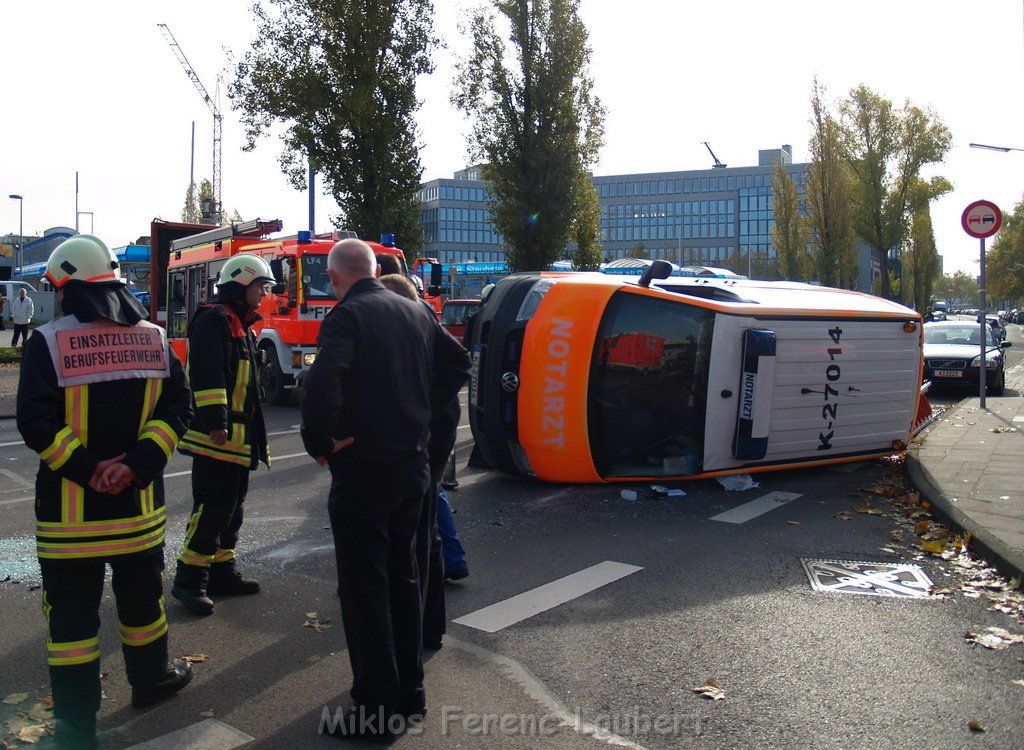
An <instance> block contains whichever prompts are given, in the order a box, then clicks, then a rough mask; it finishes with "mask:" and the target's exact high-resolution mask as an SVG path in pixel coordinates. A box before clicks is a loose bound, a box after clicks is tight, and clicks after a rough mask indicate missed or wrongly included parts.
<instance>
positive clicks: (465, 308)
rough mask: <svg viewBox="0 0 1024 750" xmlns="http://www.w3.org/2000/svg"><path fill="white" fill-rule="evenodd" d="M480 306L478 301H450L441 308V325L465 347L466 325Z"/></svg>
mask: <svg viewBox="0 0 1024 750" xmlns="http://www.w3.org/2000/svg"><path fill="white" fill-rule="evenodd" d="M479 306H480V300H478V299H450V300H448V301H447V302H445V303H444V307H442V308H441V325H442V327H444V328H445V330H447V331H448V333H450V334H451V335H452V336H454V337H455V338H456V339H458V341H459V343H460V344H463V345H465V343H466V342H465V338H466V323H467V321H468V320H469V316H470V315H472V314H473V313H475V312H476V310H477V308H478V307H479Z"/></svg>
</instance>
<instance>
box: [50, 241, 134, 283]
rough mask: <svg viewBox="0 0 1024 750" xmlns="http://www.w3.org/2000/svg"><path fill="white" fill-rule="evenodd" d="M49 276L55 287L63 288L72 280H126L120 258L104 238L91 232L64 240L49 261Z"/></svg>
mask: <svg viewBox="0 0 1024 750" xmlns="http://www.w3.org/2000/svg"><path fill="white" fill-rule="evenodd" d="M45 277H46V278H47V279H49V281H50V283H51V284H53V288H54V289H62V288H63V287H64V285H65V284H67V283H69V282H81V283H83V284H124V283H125V282H124V279H122V278H121V269H120V267H119V264H118V262H117V258H115V257H114V254H113V253H112V252H110V248H108V247H107V246H106V245H105V244H103V240H101V239H99V238H98V237H93V236H92V235H91V234H76V235H75V236H74V237H69V238H68V239H66V240H64V241H63V242H62V243H60V245H58V246H57V249H56V250H54V251H53V252H52V253H51V254H50V259H49V260H48V261H46V274H45Z"/></svg>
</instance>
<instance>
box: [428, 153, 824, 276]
mask: <svg viewBox="0 0 1024 750" xmlns="http://www.w3.org/2000/svg"><path fill="white" fill-rule="evenodd" d="M784 163H785V166H786V169H787V171H788V172H789V174H790V176H791V177H792V178H793V179H794V181H795V182H796V186H797V191H798V193H799V194H800V196H801V199H802V198H803V192H804V186H805V183H806V176H807V167H808V166H809V165H807V164H791V163H788V162H784ZM773 170H774V167H773V166H771V165H762V166H757V167H737V168H732V169H730V168H728V167H726V168H721V169H712V170H695V171H687V172H666V173H658V174H643V175H616V176H608V177H593V178H592V181H593V184H594V187H595V189H596V190H597V194H598V198H599V200H600V203H601V235H600V241H601V249H602V253H603V255H604V257H605V260H616V259H618V258H623V257H626V256H627V254H628V253H629V252H630V251H631V250H635V249H636V248H638V247H639V246H640V245H642V246H643V251H644V253H643V254H644V257H648V258H662V259H665V260H670V261H673V262H676V263H680V264H704V265H715V264H718V263H721V262H722V261H725V260H727V259H728V258H730V257H732V256H734V255H737V254H740V255H746V254H748V253H751V254H761V255H767V257H774V256H775V250H774V248H773V247H772V242H771V229H772V225H773V224H774V214H773V211H772V208H773V206H772V188H771V181H772V172H773ZM468 176H472V177H478V176H479V171H478V170H477V169H470V170H464V171H463V172H460V173H457V174H456V178H455V179H441V180H433V181H431V182H429V183H426V184H424V185H423V186H422V187H421V189H420V191H419V198H420V202H421V205H422V212H421V217H422V222H423V234H424V239H425V242H426V246H425V247H424V249H423V251H422V254H423V255H424V256H427V257H434V258H437V259H439V260H441V261H442V262H453V263H464V262H473V261H479V262H495V261H501V260H504V254H505V251H504V247H503V245H502V239H501V237H500V236H499V235H498V234H497V233H496V232H495V230H494V224H493V223H492V222H491V221H490V216H489V213H488V211H487V200H488V197H489V196H488V193H487V190H486V188H485V186H484V183H483V182H481V181H480V180H478V179H467V177H468ZM570 251H571V248H567V250H566V255H568V254H569V252H570Z"/></svg>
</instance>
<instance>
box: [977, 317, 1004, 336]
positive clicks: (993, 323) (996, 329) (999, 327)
mask: <svg viewBox="0 0 1024 750" xmlns="http://www.w3.org/2000/svg"><path fill="white" fill-rule="evenodd" d="M985 321H986V322H987V323H988V326H989V328H991V329H992V333H993V334H995V337H996V341H1004V340H1005V339H1006V326H1004V325H1003V321H1001V320H1000V319H999V318H998V317H997V316H995V315H986V316H985ZM975 322H976V323H980V322H981V316H980V315H979V316H978V317H977V318H975Z"/></svg>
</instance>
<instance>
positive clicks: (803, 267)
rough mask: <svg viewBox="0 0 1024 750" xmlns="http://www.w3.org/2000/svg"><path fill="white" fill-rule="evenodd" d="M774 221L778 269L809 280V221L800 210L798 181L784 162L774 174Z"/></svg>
mask: <svg viewBox="0 0 1024 750" xmlns="http://www.w3.org/2000/svg"><path fill="white" fill-rule="evenodd" d="M772 194H773V198H774V206H775V225H774V226H773V227H772V245H773V246H774V247H775V251H776V252H777V253H778V263H777V267H778V272H779V273H780V274H781V275H782V278H784V279H790V280H792V281H808V280H809V279H810V278H811V258H810V255H809V254H808V252H807V221H806V219H804V217H803V215H802V214H801V213H800V195H799V194H798V193H797V190H796V183H795V182H793V178H792V177H791V176H790V174H789V172H787V171H786V168H785V167H784V166H782V164H777V165H776V166H775V172H774V174H772Z"/></svg>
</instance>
